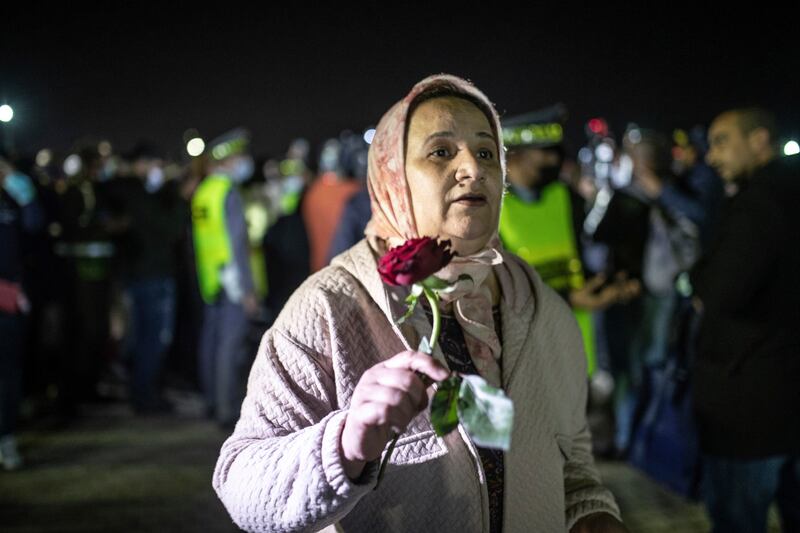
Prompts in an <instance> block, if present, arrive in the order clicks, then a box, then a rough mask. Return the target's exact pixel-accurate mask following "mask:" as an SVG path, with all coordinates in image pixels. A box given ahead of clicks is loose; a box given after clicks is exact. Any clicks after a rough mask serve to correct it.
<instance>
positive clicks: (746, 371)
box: [691, 108, 800, 533]
mask: <svg viewBox="0 0 800 533" xmlns="http://www.w3.org/2000/svg"><path fill="white" fill-rule="evenodd" d="M777 141H778V136H777V128H776V123H775V117H774V116H773V115H772V113H770V112H767V111H765V110H763V109H758V108H750V109H736V110H732V111H727V112H725V113H722V114H721V115H719V116H718V117H717V118H716V119H714V121H713V122H712V124H711V127H710V128H709V145H710V149H709V152H708V155H707V157H706V159H707V161H708V163H709V164H710V165H711V166H712V167H714V168H715V169H716V170H717V172H718V173H719V175H720V176H721V177H722V179H724V180H725V181H726V182H727V183H729V184H731V185H733V187H730V190H731V191H734V190H735V191H736V193H735V194H734V195H733V196H730V197H729V198H727V199H726V200H725V203H724V205H723V207H722V211H721V217H720V220H719V222H718V225H717V227H716V229H715V236H714V238H713V240H712V241H711V243H710V245H709V247H708V253H707V254H706V255H705V256H704V258H703V259H702V261H701V262H700V263H699V264H698V265H697V267H696V269H695V270H694V271H693V272H692V278H691V279H692V284H693V286H694V289H695V291H696V305H697V307H698V308H700V309H702V311H703V319H702V324H701V326H700V333H699V338H698V346H697V360H696V362H695V365H694V369H693V370H694V376H693V379H694V382H693V395H694V402H695V411H696V415H697V427H698V431H699V437H700V448H701V450H702V452H703V454H704V456H703V475H704V486H703V489H704V490H703V499H704V501H705V504H706V508H707V511H708V514H709V516H710V518H711V522H712V523H713V531H714V532H723V531H725V532H733V533H736V532H745V531H747V532H751V533H758V532H763V531H766V524H767V510H768V508H769V506H770V504H771V503H772V502H775V503H777V506H778V509H779V512H780V516H781V521H782V526H783V530H784V531H800V424H798V423H797V421H798V420H800V388H798V386H797V384H798V382H800V357H798V354H800V333H798V323H800V305H798V301H800V278H798V272H800V248H798V246H797V245H796V242H797V235H798V233H800V224H798V220H800V219H798V217H797V215H796V211H797V206H798V204H800V166H798V159H797V157H787V158H781V157H779V156H778V153H779V147H778V145H777V144H778V142H777Z"/></svg>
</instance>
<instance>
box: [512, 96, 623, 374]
mask: <svg viewBox="0 0 800 533" xmlns="http://www.w3.org/2000/svg"><path fill="white" fill-rule="evenodd" d="M565 118H566V108H565V107H564V106H563V105H562V104H556V105H554V106H551V107H548V108H545V109H542V110H539V111H534V112H532V113H526V114H524V115H519V116H516V117H510V118H507V119H505V120H503V139H504V141H505V143H506V147H507V148H508V182H509V183H508V193H507V195H506V197H505V199H504V201H503V209H502V210H501V212H500V238H501V239H502V241H503V245H504V246H505V247H506V249H508V250H510V251H512V252H514V253H515V254H517V255H519V256H520V257H521V258H522V259H524V260H525V261H526V262H527V263H528V264H530V265H531V266H533V267H534V268H535V269H536V271H537V272H538V273H539V275H540V276H542V279H544V281H545V283H547V284H548V285H549V286H550V287H552V288H553V289H554V290H555V291H556V292H558V293H559V294H561V295H562V297H564V299H565V300H567V301H568V302H569V303H570V304H571V305H572V307H573V312H574V314H575V318H576V319H577V321H578V325H579V326H580V328H581V333H582V335H583V339H584V347H585V349H586V354H587V357H588V363H589V366H588V371H589V374H590V375H591V374H593V373H594V370H595V367H596V348H595V332H594V326H593V323H592V316H591V311H593V310H596V309H603V308H605V307H607V306H608V305H610V304H612V303H615V302H617V301H621V300H623V299H625V298H629V297H631V296H632V295H633V294H634V293H635V291H636V286H635V285H633V284H630V283H625V282H615V283H613V284H611V285H608V286H603V287H602V288H601V286H602V285H603V283H604V281H605V279H604V278H603V277H602V276H595V277H593V278H591V279H590V280H588V281H587V280H586V278H585V276H584V271H583V265H582V261H581V252H580V235H581V230H580V228H581V227H582V225H583V217H584V214H585V213H584V207H583V201H582V200H581V198H580V197H579V196H578V195H577V194H575V193H573V192H572V191H571V189H570V188H569V187H568V186H567V185H566V184H565V183H563V182H562V181H561V180H560V179H559V175H560V171H561V166H562V163H563V161H564V147H563V140H564V134H563V122H564V120H565Z"/></svg>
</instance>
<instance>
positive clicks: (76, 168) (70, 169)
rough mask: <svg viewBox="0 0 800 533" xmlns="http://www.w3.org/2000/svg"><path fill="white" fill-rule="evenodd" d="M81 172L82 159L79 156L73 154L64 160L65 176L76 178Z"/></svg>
mask: <svg viewBox="0 0 800 533" xmlns="http://www.w3.org/2000/svg"><path fill="white" fill-rule="evenodd" d="M80 171H81V158H80V156H79V155H78V154H72V155H70V156H68V157H67V158H66V159H65V160H64V174H66V175H67V176H74V175H75V174H77V173H78V172H80Z"/></svg>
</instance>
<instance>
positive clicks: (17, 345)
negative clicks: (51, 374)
mask: <svg viewBox="0 0 800 533" xmlns="http://www.w3.org/2000/svg"><path fill="white" fill-rule="evenodd" d="M23 326H24V321H23V319H22V317H21V316H19V315H10V314H7V313H3V312H2V311H0V437H5V436H6V435H10V434H11V433H13V432H14V429H15V428H16V425H17V416H18V415H19V405H20V401H21V400H22V346H23V344H22V343H23V339H24V335H25V333H24V331H23V330H24V328H23Z"/></svg>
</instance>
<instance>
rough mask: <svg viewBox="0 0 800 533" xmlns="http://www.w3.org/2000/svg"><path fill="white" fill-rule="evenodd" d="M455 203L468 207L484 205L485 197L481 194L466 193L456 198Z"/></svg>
mask: <svg viewBox="0 0 800 533" xmlns="http://www.w3.org/2000/svg"><path fill="white" fill-rule="evenodd" d="M455 203H457V204H461V205H464V206H468V207H478V206H482V205H486V198H485V197H484V196H482V195H466V196H462V197H460V198H456V200H455Z"/></svg>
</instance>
